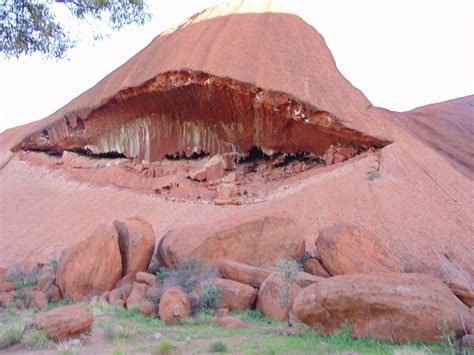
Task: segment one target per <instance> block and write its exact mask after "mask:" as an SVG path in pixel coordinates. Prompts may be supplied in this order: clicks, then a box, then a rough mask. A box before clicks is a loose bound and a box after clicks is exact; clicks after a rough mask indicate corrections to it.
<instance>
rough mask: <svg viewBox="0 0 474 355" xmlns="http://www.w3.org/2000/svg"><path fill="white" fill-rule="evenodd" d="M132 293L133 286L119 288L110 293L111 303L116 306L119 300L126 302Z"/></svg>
mask: <svg viewBox="0 0 474 355" xmlns="http://www.w3.org/2000/svg"><path fill="white" fill-rule="evenodd" d="M131 291H132V285H131V284H127V285H125V286H121V287H117V288H115V289H113V290H112V291H110V292H109V300H108V301H109V302H110V303H112V304H116V303H117V301H119V300H126V299H127V298H128V296H129V295H130V292H131Z"/></svg>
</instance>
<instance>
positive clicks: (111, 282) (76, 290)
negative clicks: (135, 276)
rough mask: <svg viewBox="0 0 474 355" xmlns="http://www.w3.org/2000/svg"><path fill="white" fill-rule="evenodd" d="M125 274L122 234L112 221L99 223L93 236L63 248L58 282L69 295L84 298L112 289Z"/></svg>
mask: <svg viewBox="0 0 474 355" xmlns="http://www.w3.org/2000/svg"><path fill="white" fill-rule="evenodd" d="M121 276H122V261H121V257H120V250H119V244H118V234H117V231H116V230H115V228H114V226H113V225H112V224H111V223H109V224H101V225H99V226H98V227H97V229H96V230H95V231H94V233H92V235H91V236H90V237H89V238H87V239H86V240H84V241H82V242H80V243H79V244H77V245H75V246H73V247H71V248H69V249H66V250H65V251H64V252H63V254H62V256H61V258H60V260H59V265H58V272H57V283H58V286H59V288H60V289H61V293H62V294H63V296H64V297H65V298H69V299H71V300H73V301H80V300H82V299H83V298H84V297H86V296H88V295H90V294H92V293H102V292H104V291H110V290H112V289H113V288H114V286H115V284H116V283H117V282H118V281H119V280H120V277H121Z"/></svg>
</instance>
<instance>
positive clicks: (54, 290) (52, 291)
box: [48, 285, 63, 302]
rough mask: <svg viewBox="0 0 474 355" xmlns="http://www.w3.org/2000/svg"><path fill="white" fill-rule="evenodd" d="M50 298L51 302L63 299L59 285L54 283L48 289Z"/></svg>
mask: <svg viewBox="0 0 474 355" xmlns="http://www.w3.org/2000/svg"><path fill="white" fill-rule="evenodd" d="M48 298H49V301H50V302H59V301H60V300H62V298H63V297H62V295H61V290H60V289H59V287H58V286H56V285H53V286H51V287H50V288H49V290H48Z"/></svg>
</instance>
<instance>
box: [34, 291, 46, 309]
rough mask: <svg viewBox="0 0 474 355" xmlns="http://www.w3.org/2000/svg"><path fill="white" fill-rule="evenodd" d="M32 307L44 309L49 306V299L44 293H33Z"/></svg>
mask: <svg viewBox="0 0 474 355" xmlns="http://www.w3.org/2000/svg"><path fill="white" fill-rule="evenodd" d="M29 298H30V307H33V308H36V309H43V308H44V307H45V306H46V305H47V304H48V297H47V296H46V294H45V293H44V292H42V291H33V292H31V293H30V297H29Z"/></svg>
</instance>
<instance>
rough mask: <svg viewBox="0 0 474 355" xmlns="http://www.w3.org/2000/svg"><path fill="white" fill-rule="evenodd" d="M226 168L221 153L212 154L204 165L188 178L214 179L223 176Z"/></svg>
mask: <svg viewBox="0 0 474 355" xmlns="http://www.w3.org/2000/svg"><path fill="white" fill-rule="evenodd" d="M226 168H227V164H226V161H225V160H224V158H223V157H222V155H220V154H217V155H214V156H213V157H212V158H211V159H209V161H207V162H206V163H205V164H204V167H203V168H202V169H200V170H198V171H196V172H194V173H192V174H191V176H190V178H191V179H193V180H198V181H203V180H206V181H214V180H217V179H220V178H222V177H223V176H224V173H225V170H226Z"/></svg>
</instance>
